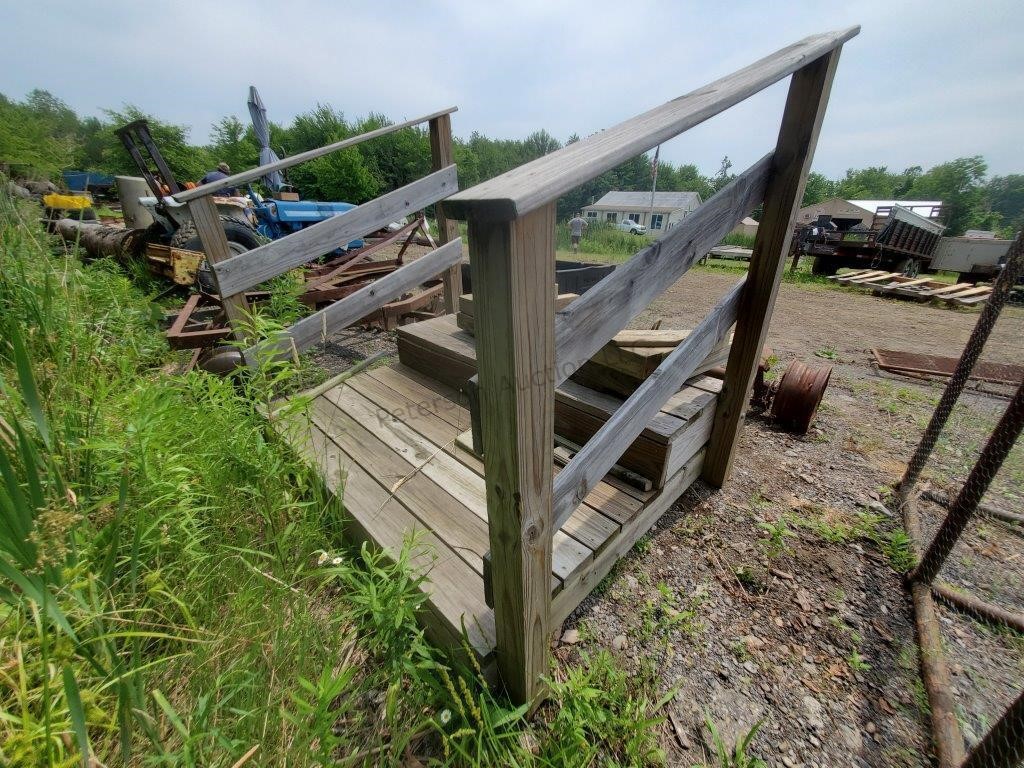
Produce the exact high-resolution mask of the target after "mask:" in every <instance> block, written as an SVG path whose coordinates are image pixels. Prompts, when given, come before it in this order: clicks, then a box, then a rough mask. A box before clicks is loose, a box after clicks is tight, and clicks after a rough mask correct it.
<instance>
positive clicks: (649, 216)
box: [647, 144, 661, 229]
mask: <svg viewBox="0 0 1024 768" xmlns="http://www.w3.org/2000/svg"><path fill="white" fill-rule="evenodd" d="M659 152H661V144H659V145H658V146H657V148H656V149H655V150H654V160H652V161H651V170H652V175H653V176H654V181H653V182H652V183H651V209H650V210H649V211H648V212H647V228H648V229H650V227H651V224H652V223H653V221H654V191H655V190H656V189H657V188H658V153H659Z"/></svg>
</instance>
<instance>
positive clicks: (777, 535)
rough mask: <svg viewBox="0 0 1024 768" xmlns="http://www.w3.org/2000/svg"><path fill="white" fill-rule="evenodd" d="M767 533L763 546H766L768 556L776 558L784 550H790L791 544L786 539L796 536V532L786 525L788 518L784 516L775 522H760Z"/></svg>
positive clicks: (759, 524)
mask: <svg viewBox="0 0 1024 768" xmlns="http://www.w3.org/2000/svg"><path fill="white" fill-rule="evenodd" d="M758 526H759V527H761V528H762V529H763V530H764V531H765V532H766V533H767V534H768V538H767V539H764V540H763V541H762V542H761V546H762V547H764V551H765V554H767V555H768V557H771V558H775V557H778V556H779V555H781V554H782V553H783V552H788V551H789V545H788V544H786V539H788V538H792V537H793V536H796V534H795V533H794V532H793V531H791V530H790V529H789V526H788V525H786V518H785V517H782V518H780V519H779V520H778V521H776V522H774V523H770V522H761V523H758Z"/></svg>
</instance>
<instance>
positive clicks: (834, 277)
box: [825, 269, 872, 280]
mask: <svg viewBox="0 0 1024 768" xmlns="http://www.w3.org/2000/svg"><path fill="white" fill-rule="evenodd" d="M871 271H872V270H870V269H855V270H853V271H852V272H843V273H842V274H841V275H838V274H837V275H829V276H828V277H826V278H825V279H826V280H842V279H844V278H847V277H855V276H857V275H863V274H865V273H867V272H871Z"/></svg>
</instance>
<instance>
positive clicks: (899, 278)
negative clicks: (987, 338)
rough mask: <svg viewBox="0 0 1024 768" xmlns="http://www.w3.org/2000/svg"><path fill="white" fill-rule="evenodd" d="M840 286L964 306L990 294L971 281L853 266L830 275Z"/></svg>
mask: <svg viewBox="0 0 1024 768" xmlns="http://www.w3.org/2000/svg"><path fill="white" fill-rule="evenodd" d="M829 280H835V281H836V282H838V283H840V284H842V285H854V286H862V287H864V288H869V289H870V290H871V292H872V293H874V294H875V295H878V296H900V297H903V298H908V299H916V300H917V301H944V302H946V303H948V304H953V305H959V306H964V307H969V306H973V305H975V304H981V303H982V302H984V301H987V300H988V297H989V296H991V295H992V286H991V285H975V284H973V283H955V284H953V285H950V284H949V283H943V282H941V281H939V280H932V279H931V278H928V277H907V276H906V275H902V274H900V273H899V272H887V271H886V270H884V269H856V270H854V271H852V272H845V273H843V274H841V275H833V276H832V277H830V278H829Z"/></svg>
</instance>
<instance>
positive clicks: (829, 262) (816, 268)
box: [811, 256, 840, 277]
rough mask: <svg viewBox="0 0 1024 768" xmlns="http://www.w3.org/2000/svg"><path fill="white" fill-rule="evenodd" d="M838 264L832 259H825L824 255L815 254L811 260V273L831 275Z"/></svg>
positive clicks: (836, 269)
mask: <svg viewBox="0 0 1024 768" xmlns="http://www.w3.org/2000/svg"><path fill="white" fill-rule="evenodd" d="M839 266H840V265H839V264H837V263H836V262H835V260H834V259H826V258H825V257H824V256H815V257H814V261H813V262H811V274H812V275H822V276H825V277H831V276H832V275H834V274H835V273H836V272H838V271H839Z"/></svg>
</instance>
